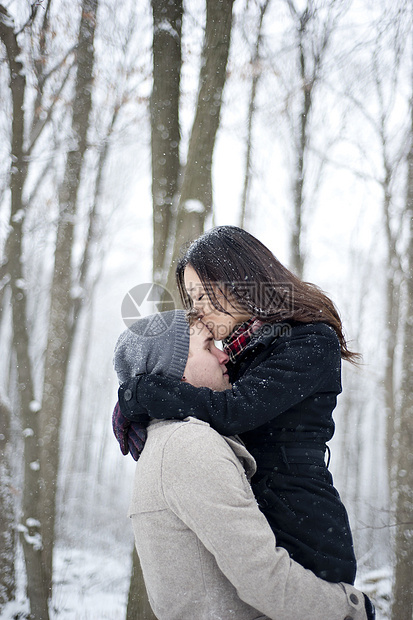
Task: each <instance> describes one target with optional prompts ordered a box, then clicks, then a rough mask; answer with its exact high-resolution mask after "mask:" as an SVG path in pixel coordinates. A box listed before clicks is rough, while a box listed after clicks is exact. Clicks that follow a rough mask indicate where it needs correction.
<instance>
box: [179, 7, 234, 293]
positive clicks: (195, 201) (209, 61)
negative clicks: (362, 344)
mask: <svg viewBox="0 0 413 620" xmlns="http://www.w3.org/2000/svg"><path fill="white" fill-rule="evenodd" d="M232 6H233V0H225V1H224V2H222V1H221V0H207V3H206V9H207V14H206V25H205V38H204V44H203V51H202V63H201V70H200V76H199V91H198V100H197V107H196V112H195V119H194V123H193V126H192V131H191V136H190V139H189V145H188V154H187V159H186V165H185V170H184V176H183V181H182V188H181V192H180V197H179V203H178V212H177V216H176V225H175V235H174V245H173V252H172V261H171V264H170V265H169V271H168V278H167V289H168V290H169V291H170V292H171V294H172V295H175V298H176V299H177V294H176V284H175V266H176V259H177V258H178V257H179V255H180V252H181V251H182V248H183V247H184V245H185V244H186V243H188V242H189V241H192V240H193V239H195V238H196V237H198V236H199V235H200V234H201V233H202V232H203V230H204V224H205V220H206V218H207V216H208V215H209V214H210V213H211V211H212V156H213V152H214V146H215V138H216V134H217V131H218V127H219V121H220V113H221V105H222V92H223V89H224V85H225V80H226V69H227V62H228V54H229V46H230V41H231V28H232ZM177 303H179V302H178V301H177Z"/></svg>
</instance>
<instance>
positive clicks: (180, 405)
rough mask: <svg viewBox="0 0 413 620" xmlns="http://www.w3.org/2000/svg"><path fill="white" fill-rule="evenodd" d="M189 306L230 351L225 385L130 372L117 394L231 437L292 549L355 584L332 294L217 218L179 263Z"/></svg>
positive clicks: (344, 354) (322, 571)
mask: <svg viewBox="0 0 413 620" xmlns="http://www.w3.org/2000/svg"><path fill="white" fill-rule="evenodd" d="M177 281H178V287H179V291H180V294H181V297H182V300H183V303H184V305H185V307H186V308H187V309H188V310H191V311H192V312H197V313H198V318H200V319H201V320H202V321H203V322H205V323H206V324H207V325H208V327H209V328H210V330H211V331H212V333H213V335H214V337H215V338H216V339H217V340H223V341H224V348H225V350H226V352H227V353H228V354H229V356H230V362H229V363H228V372H229V376H230V380H231V382H232V383H233V387H232V389H231V390H226V391H224V392H213V391H212V390H209V389H208V388H194V387H193V386H191V385H188V384H185V383H179V382H178V381H174V380H171V379H169V378H167V377H164V376H159V375H151V376H146V375H144V376H140V377H134V378H133V379H131V380H130V381H129V382H127V383H126V384H123V385H122V386H121V389H120V391H119V396H120V400H119V403H120V407H121V410H122V413H123V414H124V415H125V416H126V417H127V418H129V419H135V420H136V419H139V416H140V414H141V413H142V412H144V411H145V410H146V411H147V412H148V413H149V415H150V416H151V417H153V418H179V419H182V418H185V417H186V416H188V415H192V416H195V417H197V418H199V419H202V420H204V421H206V422H208V423H209V424H210V425H211V426H212V427H213V428H215V429H216V430H217V431H218V432H220V433H221V434H224V435H233V434H238V435H240V437H241V438H242V439H243V441H244V442H245V444H246V447H247V448H248V450H249V451H250V452H251V454H252V455H253V456H254V458H255V460H256V462H257V473H256V475H255V476H254V478H253V481H252V486H253V490H254V493H255V496H256V498H257V501H258V503H259V506H260V508H261V510H262V512H263V513H264V514H265V516H266V518H267V520H268V521H269V523H270V525H271V527H272V529H273V531H274V533H275V535H276V538H277V544H279V545H280V546H283V547H285V548H286V549H287V550H288V551H289V553H290V555H291V557H292V558H293V559H294V560H296V561H297V562H300V563H301V564H302V565H303V566H305V567H306V568H309V569H310V570H312V571H313V572H314V573H315V574H316V575H318V576H319V577H321V578H323V579H326V580H327V581H332V582H338V581H344V582H347V583H350V584H352V583H354V578H355V572H356V560H355V556H354V550H353V542H352V536H351V531H350V526H349V522H348V517H347V513H346V510H345V508H344V506H343V504H342V503H341V500H340V497H339V495H338V493H337V491H336V490H335V488H334V486H333V481H332V477H331V474H330V472H329V471H328V464H327V465H326V464H325V460H324V455H325V450H326V442H327V441H329V440H330V439H331V437H332V435H333V432H334V422H333V418H332V412H333V409H334V408H335V405H336V399H337V395H338V394H339V393H340V392H341V379H340V375H341V358H343V359H347V360H349V361H352V362H354V361H356V359H357V355H356V354H355V353H352V352H351V351H350V350H349V349H348V348H347V345H346V342H345V339H344V336H343V332H342V326H341V321H340V318H339V316H338V313H337V310H336V309H335V307H334V304H333V303H332V301H331V300H330V299H329V298H328V297H327V296H326V295H325V294H324V293H323V292H322V291H321V290H320V289H319V288H317V287H316V286H314V285H312V284H308V283H305V282H302V281H301V280H300V279H298V278H297V277H295V276H294V275H293V274H292V273H291V272H290V271H288V269H286V268H285V267H284V266H283V265H281V263H280V262H279V261H278V260H277V259H276V258H275V257H274V255H273V254H272V253H271V252H270V250H269V249H268V248H266V247H265V246H264V245H263V244H262V243H261V242H260V241H258V239H256V238H255V237H253V236H252V235H250V234H249V233H247V232H246V231H244V230H241V229H239V228H236V227H232V226H222V227H218V228H215V229H212V230H211V231H209V232H207V233H205V234H204V235H202V236H201V237H200V238H199V239H197V240H196V241H195V242H194V243H193V244H192V245H191V246H190V247H189V248H188V250H187V251H186V253H185V255H184V256H183V258H182V259H181V260H180V262H179V264H178V266H177Z"/></svg>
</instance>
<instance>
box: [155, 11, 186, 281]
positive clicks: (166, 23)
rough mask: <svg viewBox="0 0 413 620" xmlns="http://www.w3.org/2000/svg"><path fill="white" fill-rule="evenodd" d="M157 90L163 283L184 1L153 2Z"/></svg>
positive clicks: (158, 271) (173, 188)
mask: <svg viewBox="0 0 413 620" xmlns="http://www.w3.org/2000/svg"><path fill="white" fill-rule="evenodd" d="M152 14H153V46H152V55H153V88H152V95H151V133H152V137H151V151H152V201H153V215H152V219H153V277H154V281H155V282H158V281H162V276H163V274H164V269H165V256H166V253H167V245H168V240H169V238H170V236H171V234H172V231H173V216H174V214H173V206H174V201H175V200H176V196H177V194H178V181H179V173H180V165H181V164H180V154H179V145H180V138H181V136H180V126H179V101H180V82H181V66H182V52H181V36H182V18H183V7H182V0H178V1H177V2H165V0H152Z"/></svg>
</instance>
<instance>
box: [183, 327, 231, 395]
mask: <svg viewBox="0 0 413 620" xmlns="http://www.w3.org/2000/svg"><path fill="white" fill-rule="evenodd" d="M227 361H228V355H227V354H226V353H224V351H221V350H220V349H218V347H216V346H215V342H214V338H213V336H212V334H211V332H210V331H209V329H208V328H207V327H206V326H205V325H204V324H203V323H201V321H195V322H194V323H193V324H192V325H191V327H190V340H189V355H188V361H187V363H186V366H185V371H184V377H183V380H184V381H186V382H187V383H191V384H192V385H194V386H195V387H208V388H210V389H211V390H216V391H217V392H222V391H223V390H228V389H229V388H230V387H231V385H230V383H229V378H228V373H227V368H226V365H225V364H226V363H227Z"/></svg>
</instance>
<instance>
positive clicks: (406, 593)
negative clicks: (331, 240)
mask: <svg viewBox="0 0 413 620" xmlns="http://www.w3.org/2000/svg"><path fill="white" fill-rule="evenodd" d="M407 164H408V172H407V195H406V211H405V216H406V222H407V226H408V228H407V231H408V245H407V277H406V296H407V304H406V318H405V321H404V325H403V329H404V339H403V354H402V380H401V403H400V411H399V416H398V417H399V420H398V425H399V428H398V433H397V439H398V441H397V449H396V457H395V460H396V465H395V469H396V472H395V473H396V484H397V500H396V515H395V518H396V567H395V572H394V588H393V605H392V620H401V618H406V620H408V619H410V618H412V616H413V588H412V575H413V448H412V446H413V98H412V101H411V127H410V151H409V154H408V158H407Z"/></svg>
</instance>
